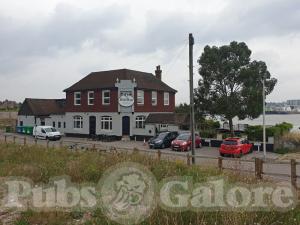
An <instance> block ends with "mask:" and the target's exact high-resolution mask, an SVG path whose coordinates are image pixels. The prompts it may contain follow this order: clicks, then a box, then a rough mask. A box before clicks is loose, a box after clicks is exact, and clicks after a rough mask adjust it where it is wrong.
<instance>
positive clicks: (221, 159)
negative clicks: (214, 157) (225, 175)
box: [218, 157, 223, 171]
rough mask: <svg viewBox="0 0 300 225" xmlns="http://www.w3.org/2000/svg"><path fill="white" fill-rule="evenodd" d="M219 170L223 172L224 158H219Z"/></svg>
mask: <svg viewBox="0 0 300 225" xmlns="http://www.w3.org/2000/svg"><path fill="white" fill-rule="evenodd" d="M218 168H219V170H220V171H222V170H223V158H222V157H219V158H218Z"/></svg>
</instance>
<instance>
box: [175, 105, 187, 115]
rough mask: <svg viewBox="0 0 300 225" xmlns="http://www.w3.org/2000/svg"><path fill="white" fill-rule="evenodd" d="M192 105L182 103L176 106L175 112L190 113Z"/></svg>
mask: <svg viewBox="0 0 300 225" xmlns="http://www.w3.org/2000/svg"><path fill="white" fill-rule="evenodd" d="M190 111H191V110H190V105H188V104H186V103H183V104H182V103H180V105H178V106H176V107H175V112H176V113H190Z"/></svg>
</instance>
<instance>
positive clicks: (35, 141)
mask: <svg viewBox="0 0 300 225" xmlns="http://www.w3.org/2000/svg"><path fill="white" fill-rule="evenodd" d="M34 144H35V146H37V139H36V138H35V139H34Z"/></svg>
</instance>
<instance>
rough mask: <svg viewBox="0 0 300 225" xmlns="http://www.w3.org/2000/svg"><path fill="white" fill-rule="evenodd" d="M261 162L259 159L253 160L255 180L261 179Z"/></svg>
mask: <svg viewBox="0 0 300 225" xmlns="http://www.w3.org/2000/svg"><path fill="white" fill-rule="evenodd" d="M262 172H263V161H262V160H261V159H259V158H255V176H256V178H257V179H262Z"/></svg>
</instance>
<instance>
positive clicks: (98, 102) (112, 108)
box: [66, 88, 175, 112]
mask: <svg viewBox="0 0 300 225" xmlns="http://www.w3.org/2000/svg"><path fill="white" fill-rule="evenodd" d="M89 91H94V105H88V96H87V95H88V91H81V105H74V92H66V112H118V90H117V89H116V88H114V89H111V90H110V105H102V90H100V89H97V90H89ZM151 93H152V91H150V90H145V91H144V105H138V104H137V90H135V94H134V100H135V101H134V102H135V103H134V111H135V112H174V111H175V93H171V92H170V93H169V105H166V106H165V105H164V92H162V91H158V92H157V105H156V106H153V105H152V95H151Z"/></svg>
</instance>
